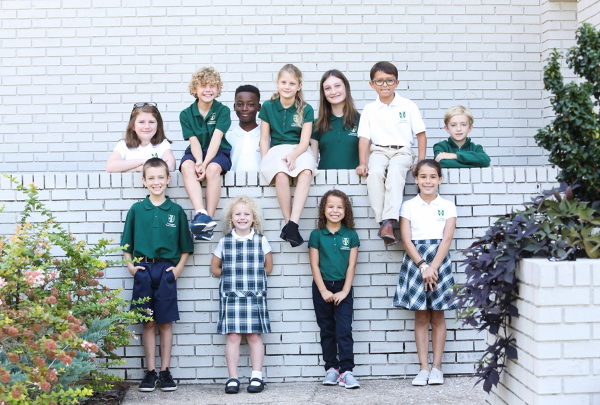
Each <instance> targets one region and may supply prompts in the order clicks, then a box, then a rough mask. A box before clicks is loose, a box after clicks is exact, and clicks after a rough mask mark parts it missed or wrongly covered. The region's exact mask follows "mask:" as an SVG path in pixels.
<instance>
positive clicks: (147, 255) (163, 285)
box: [121, 158, 194, 392]
mask: <svg viewBox="0 0 600 405" xmlns="http://www.w3.org/2000/svg"><path fill="white" fill-rule="evenodd" d="M169 181H171V176H170V175H169V168H168V166H167V164H166V163H165V161H164V160H162V159H160V158H151V159H148V160H147V161H146V163H145V164H144V167H143V174H142V182H143V183H144V185H145V186H146V187H147V188H148V191H149V192H150V195H148V196H147V197H146V199H145V200H143V201H140V202H137V203H135V204H133V206H132V207H131V209H130V210H129V212H128V213H127V219H126V220H125V227H124V229H123V237H122V238H121V246H124V249H123V250H124V255H125V258H126V259H128V260H129V262H128V263H127V269H128V270H129V272H130V273H131V275H132V276H133V279H134V282H133V294H132V300H138V299H140V298H145V297H150V300H149V301H148V302H145V303H143V304H138V305H134V306H132V307H134V308H135V307H141V308H144V309H146V311H147V312H148V313H149V314H150V315H152V317H153V318H154V320H153V321H150V322H145V323H144V327H143V332H142V341H143V343H144V352H145V354H146V366H147V370H146V372H145V374H144V378H143V380H142V382H141V383H140V385H139V390H140V391H144V392H151V391H154V389H155V387H156V384H157V383H159V384H160V389H161V390H162V391H175V390H176V389H177V384H176V383H175V382H174V381H173V377H172V376H171V372H170V371H169V367H170V365H171V346H172V344H173V325H172V322H173V321H177V320H179V310H178V308H177V278H178V277H179V275H180V274H181V272H182V271H183V267H184V266H185V262H186V260H187V258H188V256H189V255H190V254H191V253H193V252H194V241H193V240H192V236H191V234H190V231H189V229H188V224H187V217H186V215H185V212H184V211H183V209H182V208H181V207H180V206H179V205H177V204H175V203H174V202H172V201H171V200H170V199H169V197H167V196H165V191H166V189H167V184H169ZM133 258H141V259H142V260H141V261H140V262H139V263H133V262H132V261H131V260H132V259H133ZM157 325H158V331H159V333H160V354H161V359H162V361H161V371H160V373H159V374H158V375H157V374H156V370H155V368H156V363H155V355H154V353H155V350H156V336H155V334H156V326H157Z"/></svg>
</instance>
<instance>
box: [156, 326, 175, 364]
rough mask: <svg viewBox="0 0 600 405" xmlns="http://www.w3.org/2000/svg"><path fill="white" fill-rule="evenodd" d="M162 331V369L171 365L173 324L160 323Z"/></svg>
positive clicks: (159, 328) (160, 331)
mask: <svg viewBox="0 0 600 405" xmlns="http://www.w3.org/2000/svg"><path fill="white" fill-rule="evenodd" d="M158 332H159V333H160V371H164V370H166V369H167V367H171V349H172V348H173V324H172V323H171V322H169V323H159V324H158Z"/></svg>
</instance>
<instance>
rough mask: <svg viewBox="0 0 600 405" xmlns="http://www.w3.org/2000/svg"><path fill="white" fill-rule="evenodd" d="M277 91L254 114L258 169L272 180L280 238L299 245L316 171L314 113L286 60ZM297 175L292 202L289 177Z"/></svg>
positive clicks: (296, 73) (297, 75) (299, 76)
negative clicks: (257, 131)
mask: <svg viewBox="0 0 600 405" xmlns="http://www.w3.org/2000/svg"><path fill="white" fill-rule="evenodd" d="M275 83H276V85H277V93H275V94H274V95H273V96H272V97H271V100H268V101H265V102H264V104H263V106H262V109H261V110H260V114H259V115H258V118H260V119H261V120H262V124H261V129H260V154H261V156H262V162H261V164H260V171H261V173H262V175H263V176H264V177H265V179H267V181H268V182H269V183H273V180H275V193H276V194H277V201H278V202H279V206H280V207H281V213H282V214H283V219H284V221H285V226H284V227H283V229H282V230H281V239H283V240H285V241H288V242H290V245H292V247H296V246H300V245H301V244H303V243H304V239H303V238H302V236H301V235H300V231H299V229H298V222H299V221H300V215H302V210H303V209H304V204H305V203H306V199H307V198H308V190H309V187H310V181H311V179H312V178H313V177H314V176H316V175H317V161H316V159H315V157H314V155H313V153H312V151H311V150H310V149H309V148H308V146H309V141H310V135H311V132H312V124H313V121H314V118H315V113H314V111H313V108H312V107H311V106H310V104H307V103H306V102H304V96H303V95H302V72H300V69H298V68H297V67H296V66H294V65H291V64H288V65H285V66H284V67H282V68H281V70H280V71H279V73H278V74H277V80H276V82H275ZM292 177H295V178H297V179H298V180H297V183H296V191H295V193H294V204H293V205H292V195H291V188H290V178H292Z"/></svg>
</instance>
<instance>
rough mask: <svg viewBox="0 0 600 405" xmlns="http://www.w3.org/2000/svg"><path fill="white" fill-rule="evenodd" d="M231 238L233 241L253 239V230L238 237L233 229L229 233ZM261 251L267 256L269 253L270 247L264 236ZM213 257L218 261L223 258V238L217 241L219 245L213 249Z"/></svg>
mask: <svg viewBox="0 0 600 405" xmlns="http://www.w3.org/2000/svg"><path fill="white" fill-rule="evenodd" d="M231 236H233V239H234V240H236V241H238V240H241V239H248V240H252V238H253V237H254V229H252V230H251V231H250V233H249V234H248V235H246V236H239V235H238V234H237V233H235V229H234V230H232V231H231ZM262 251H263V254H265V255H266V254H267V253H269V252H271V245H269V241H268V240H267V238H266V237H265V235H263V237H262ZM213 255H215V256H217V257H218V258H219V259H222V258H223V238H221V239H219V243H217V247H216V248H215V250H213Z"/></svg>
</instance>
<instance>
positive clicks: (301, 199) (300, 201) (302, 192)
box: [286, 170, 312, 223]
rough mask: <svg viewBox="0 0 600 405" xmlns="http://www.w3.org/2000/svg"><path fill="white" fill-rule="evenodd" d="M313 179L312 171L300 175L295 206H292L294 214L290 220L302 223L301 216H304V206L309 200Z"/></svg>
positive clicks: (295, 192)
mask: <svg viewBox="0 0 600 405" xmlns="http://www.w3.org/2000/svg"><path fill="white" fill-rule="evenodd" d="M311 179H312V172H311V171H310V170H302V171H301V172H300V174H299V175H298V182H297V183H296V190H295V191H294V205H293V206H292V214H291V216H290V220H291V221H294V222H295V223H298V222H299V221H300V215H302V210H303V209H304V204H306V199H307V198H308V190H309V188H310V180H311ZM286 222H287V221H286Z"/></svg>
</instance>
